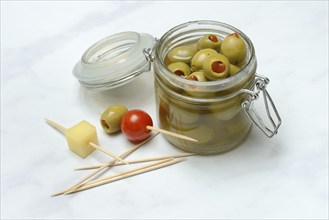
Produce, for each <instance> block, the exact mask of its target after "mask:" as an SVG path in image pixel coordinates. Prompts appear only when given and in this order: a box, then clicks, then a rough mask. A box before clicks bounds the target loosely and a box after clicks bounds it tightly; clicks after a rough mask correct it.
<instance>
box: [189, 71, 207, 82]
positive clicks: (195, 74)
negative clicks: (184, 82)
mask: <svg viewBox="0 0 329 220" xmlns="http://www.w3.org/2000/svg"><path fill="white" fill-rule="evenodd" d="M186 79H188V80H194V81H199V82H206V81H208V80H207V78H206V77H205V76H204V73H203V72H202V71H198V72H193V73H191V74H190V75H189V76H188V77H187V78H186Z"/></svg>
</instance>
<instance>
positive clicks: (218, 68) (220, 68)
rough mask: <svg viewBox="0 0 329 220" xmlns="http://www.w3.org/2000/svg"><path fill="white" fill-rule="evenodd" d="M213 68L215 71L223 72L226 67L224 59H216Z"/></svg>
mask: <svg viewBox="0 0 329 220" xmlns="http://www.w3.org/2000/svg"><path fill="white" fill-rule="evenodd" d="M211 69H212V71H214V72H215V73H222V72H224V71H225V69H226V65H225V64H224V63H223V62H222V61H215V62H213V63H212V64H211Z"/></svg>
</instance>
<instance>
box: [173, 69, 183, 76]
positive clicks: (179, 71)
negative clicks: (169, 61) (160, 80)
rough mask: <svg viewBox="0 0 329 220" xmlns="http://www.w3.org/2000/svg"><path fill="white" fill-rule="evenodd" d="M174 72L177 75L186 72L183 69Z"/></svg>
mask: <svg viewBox="0 0 329 220" xmlns="http://www.w3.org/2000/svg"><path fill="white" fill-rule="evenodd" d="M174 73H175V74H176V75H177V76H184V72H183V71H181V70H176V71H175V72H174Z"/></svg>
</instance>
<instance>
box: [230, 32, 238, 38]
mask: <svg viewBox="0 0 329 220" xmlns="http://www.w3.org/2000/svg"><path fill="white" fill-rule="evenodd" d="M228 36H234V37H239V35H238V34H237V33H233V34H230V35H228Z"/></svg>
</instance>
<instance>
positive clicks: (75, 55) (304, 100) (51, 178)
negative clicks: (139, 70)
mask: <svg viewBox="0 0 329 220" xmlns="http://www.w3.org/2000/svg"><path fill="white" fill-rule="evenodd" d="M198 19H209V20H217V21H223V22H226V23H229V24H232V25H233V26H236V27H238V28H239V29H241V30H242V31H243V32H245V33H246V34H247V35H248V36H249V37H250V38H251V40H252V41H253V43H254V46H255V48H256V55H257V58H258V73H260V74H263V75H266V76H268V77H269V78H270V79H271V83H270V85H269V88H268V89H269V91H270V93H271V95H272V97H273V99H274V101H275V103H276V105H277V108H278V109H279V111H280V113H281V116H282V120H283V124H282V127H281V128H280V131H279V134H278V135H277V136H276V137H274V138H272V139H268V138H266V137H265V136H264V135H263V134H262V133H260V132H259V131H258V130H257V129H255V128H254V129H253V130H252V132H251V135H250V137H249V138H248V140H247V141H246V142H244V143H243V144H242V145H241V146H240V147H239V148H237V149H236V150H234V151H231V152H229V153H226V154H222V155H217V156H210V157H201V156H197V157H192V158H189V159H188V160H187V161H185V162H183V163H180V164H178V165H175V166H171V167H168V168H165V169H161V170H158V171H156V172H151V173H147V174H143V175H140V176H136V177H133V178H129V179H126V180H123V181H119V182H115V183H112V184H110V185H105V186H102V187H98V188H95V189H92V190H88V191H85V192H82V193H78V194H74V195H70V196H60V197H55V198H52V197H50V195H51V194H52V193H54V192H56V191H58V190H61V189H64V188H66V187H68V186H70V185H71V184H73V183H74V182H76V181H77V180H79V179H80V178H81V177H82V176H85V175H86V173H87V172H74V171H73V168H75V167H78V166H84V165H89V164H94V163H99V162H105V161H107V160H108V157H107V156H105V155H103V154H102V153H99V152H96V153H94V154H93V155H92V156H90V157H88V158H87V159H85V160H82V159H80V158H78V157H77V156H75V155H74V154H72V153H71V152H70V151H69V150H68V148H67V146H66V142H65V139H64V137H63V136H61V135H60V134H59V133H58V132H55V131H54V130H53V129H52V128H51V127H49V126H48V125H47V124H45V123H44V117H49V118H51V119H54V120H56V121H58V122H60V123H62V124H63V125H65V126H67V127H69V126H71V125H73V124H75V123H77V122H79V121H80V120H82V119H86V120H88V121H90V122H91V123H93V124H95V125H96V126H97V128H98V131H99V132H98V133H99V139H100V143H101V144H102V145H103V146H106V147H108V148H109V149H111V151H112V152H114V153H116V154H119V153H121V152H123V151H124V150H125V149H127V148H128V147H130V146H131V143H129V142H128V141H127V140H125V138H123V136H122V135H115V136H113V137H108V136H107V135H105V134H104V133H103V132H102V131H101V128H100V126H99V124H98V119H97V113H98V112H101V111H102V110H104V108H105V107H106V106H107V105H109V104H110V103H115V102H120V103H122V104H125V105H127V106H128V107H129V108H140V109H144V110H146V111H148V112H149V113H150V114H151V115H152V117H155V110H154V94H153V77H152V72H151V73H147V74H144V75H142V76H141V77H140V78H138V79H137V80H135V81H133V82H132V83H130V84H128V85H127V86H124V87H122V88H118V89H115V90H114V91H110V92H102V93H92V92H88V91H86V90H84V89H83V88H82V87H81V86H80V85H79V83H78V82H77V81H76V80H75V78H74V77H73V76H72V74H71V71H72V68H73V66H74V65H75V63H76V62H77V61H78V59H79V58H80V57H81V55H82V53H83V52H84V51H85V50H86V49H87V48H88V47H89V46H90V45H91V44H92V43H94V42H96V41H97V40H99V39H101V38H103V37H105V36H108V35H111V34H114V33H117V32H121V31H129V30H131V31H138V32H148V33H151V34H153V35H154V36H157V37H161V35H162V34H164V33H165V32H166V31H167V30H169V29H170V28H171V27H173V26H175V25H177V24H180V23H183V22H186V21H189V20H198ZM176 152H179V151H178V150H177V149H176V148H174V147H172V146H170V145H169V144H168V143H167V142H166V141H165V140H164V138H163V137H162V136H158V137H156V138H155V139H154V140H153V141H152V142H150V143H149V144H147V145H146V146H145V147H143V148H142V149H140V150H138V151H137V152H135V153H134V154H133V155H132V156H131V158H140V157H144V156H146V155H164V154H168V153H176ZM122 169H123V168H116V169H113V170H111V171H110V172H109V173H113V172H118V171H119V170H122ZM14 218H18V219H61V218H63V219H96V218H98V219H99V218H107V219H146V218H148V219H175V218H179V219H182V218H184V219H190V218H198V219H200V218H202V219H208V218H209V219H211V218H212V219H280V218H282V219H289V218H294V219H327V218H328V2H327V1H317V2H314V1H310V2H308V1H301V2H297V1H292V2H285V1H277V2H267V3H265V2H261V1H253V2H247V1H241V2H240V1H234V2H225V1H218V2H215V1H208V2H206V1H205V2H198V1H191V2H189V1H181V2H151V1H146V2H119V1H118V2H106V1H101V2H87V1H83V2H78V1H71V2H65V1H49V2H41V1H34V2H25V1H16V2H9V1H1V219H14Z"/></svg>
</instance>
